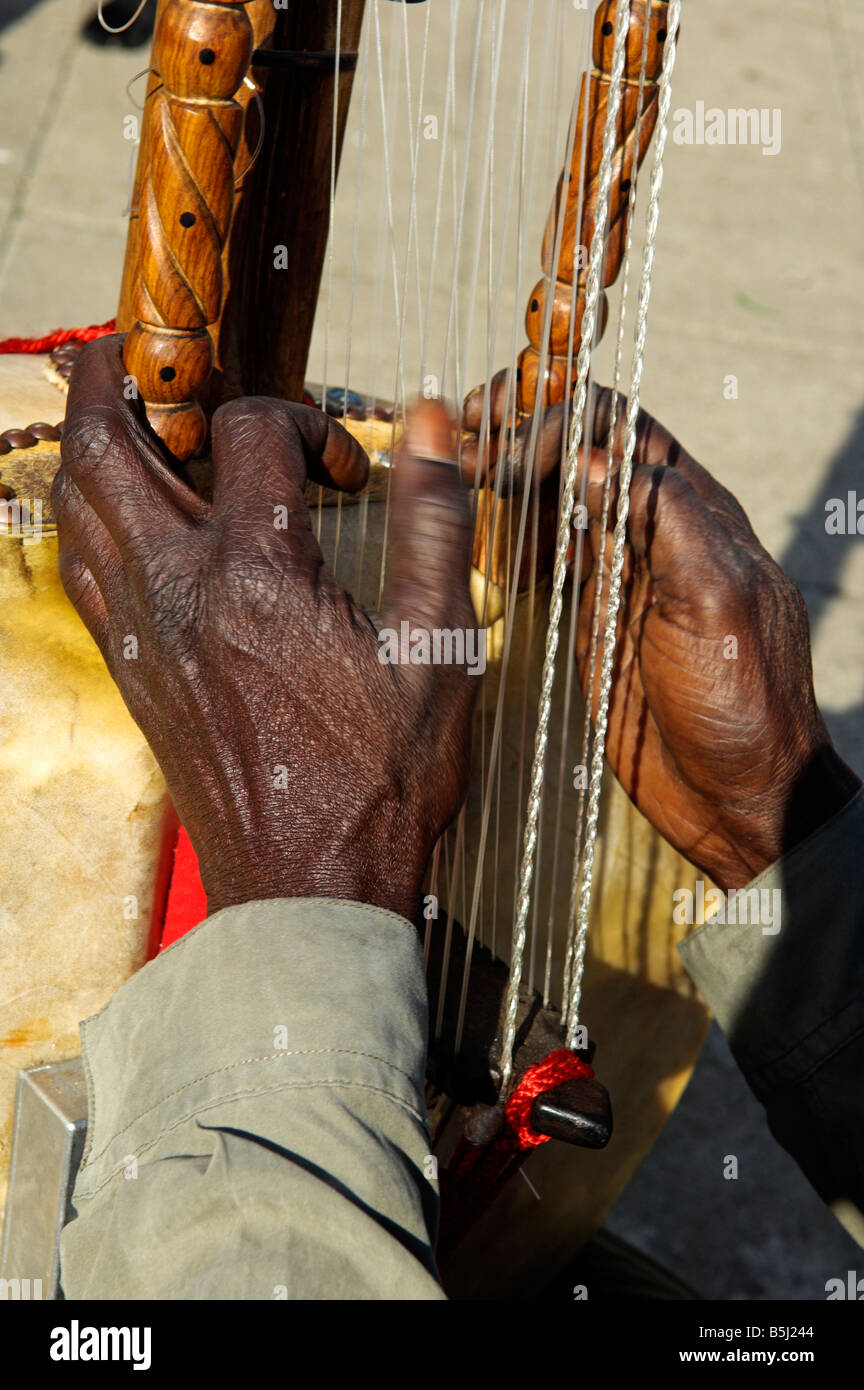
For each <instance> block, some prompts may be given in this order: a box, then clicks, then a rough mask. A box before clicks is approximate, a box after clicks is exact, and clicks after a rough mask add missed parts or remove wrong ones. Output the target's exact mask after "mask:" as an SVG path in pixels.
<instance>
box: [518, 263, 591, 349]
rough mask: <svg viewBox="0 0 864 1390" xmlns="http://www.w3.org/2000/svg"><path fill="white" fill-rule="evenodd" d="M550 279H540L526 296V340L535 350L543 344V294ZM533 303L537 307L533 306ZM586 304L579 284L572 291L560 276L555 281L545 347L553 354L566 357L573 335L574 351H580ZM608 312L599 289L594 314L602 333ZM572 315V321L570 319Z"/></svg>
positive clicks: (544, 315) (544, 298)
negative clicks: (559, 278)
mask: <svg viewBox="0 0 864 1390" xmlns="http://www.w3.org/2000/svg"><path fill="white" fill-rule="evenodd" d="M548 286H549V281H548V280H546V279H543V280H539V281H538V282H537V284H536V285H535V286H534V289H533V290H532V291H531V296H530V298H529V300H528V312H527V313H526V315H525V331H526V332H527V334H528V341H529V343H530V344H531V346H532V347H533V348H534V349H535V350H536V351H537V352H539V351H540V348H541V347H542V346H543V329H544V326H545V318H546V307H545V303H546V295H547V294H548ZM535 306H536V307H535ZM584 307H585V296H584V292H583V290H582V288H578V289H577V291H576V295H575V303H574V295H573V287H572V285H566V284H563V283H562V282H561V281H560V280H559V281H556V282H555V302H554V305H553V308H552V323H551V326H550V331H549V342H548V345H547V347H548V351H549V352H551V353H552V354H553V355H554V356H555V357H566V356H567V353H568V352H569V350H570V340H571V335H572V340H573V352H574V355H575V353H577V352H578V351H579V344H580V342H581V339H582V313H583V310H584ZM608 313H609V305H608V303H607V300H606V296H605V294H603V293H602V292H601V295H600V299H599V301H598V306H597V318H598V323H599V333H600V334H601V335H602V334H603V332H604V331H605V328H606V320H607V317H608ZM571 315H572V320H573V321H572V323H571Z"/></svg>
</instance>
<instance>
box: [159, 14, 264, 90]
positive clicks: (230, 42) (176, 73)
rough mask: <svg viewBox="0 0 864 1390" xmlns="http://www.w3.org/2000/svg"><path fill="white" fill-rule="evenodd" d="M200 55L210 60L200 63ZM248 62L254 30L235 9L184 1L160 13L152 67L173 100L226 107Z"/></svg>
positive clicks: (244, 74)
mask: <svg viewBox="0 0 864 1390" xmlns="http://www.w3.org/2000/svg"><path fill="white" fill-rule="evenodd" d="M202 52H203V53H206V55H207V59H208V60H205V61H204V62H202V61H201V60H200V54H201V53H202ZM210 54H212V55H213V56H212V58H210V57H209V55H210ZM251 57H252V26H251V24H250V23H249V17H248V15H247V14H246V11H245V9H243V8H242V7H241V5H240V4H239V3H234V4H231V3H229V4H226V3H224V0H223V3H217V4H210V3H206V0H186V3H185V4H183V5H166V6H164V8H163V9H162V10H161V12H160V16H159V24H158V27H157V29H156V33H155V35H154V39H153V59H154V62H153V65H154V67H156V68H158V69H159V72H160V73H161V75H162V81H163V82H164V83H165V86H166V87H167V88H168V90H169V91H170V92H173V93H174V94H175V95H176V96H178V97H191V98H193V99H201V98H204V99H205V100H207V101H229V100H230V98H231V97H233V95H234V93H235V92H236V91H237V88H238V87H239V86H240V84H241V82H242V81H243V78H244V77H245V76H246V71H247V69H248V67H249V59H250V58H251Z"/></svg>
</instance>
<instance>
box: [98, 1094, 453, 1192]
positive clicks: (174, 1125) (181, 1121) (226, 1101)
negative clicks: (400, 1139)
mask: <svg viewBox="0 0 864 1390" xmlns="http://www.w3.org/2000/svg"><path fill="white" fill-rule="evenodd" d="M319 1086H324V1087H340V1086H344V1087H346V1088H348V1089H350V1090H357V1091H368V1092H370V1093H371V1094H373V1095H378V1096H384V1097H385V1099H387V1100H392V1102H393V1104H394V1105H398V1106H399V1108H400V1110H404V1111H405V1113H406V1114H408V1115H410V1116H411V1118H412V1119H413V1120H416V1121H417V1122H418V1124H420V1126H421V1127H422V1129H423V1131H424V1133H427V1134H428V1126H427V1122H426V1119H425V1117H424V1116H422V1115H421V1114H420V1113H419V1111H418V1110H416V1109H415V1107H414V1106H413V1105H410V1104H409V1103H408V1101H406V1100H404V1099H403V1097H402V1096H397V1095H394V1094H393V1092H392V1091H387V1090H385V1089H384V1087H383V1086H369V1085H367V1084H366V1083H365V1082H363V1081H343V1080H341V1079H339V1078H336V1077H334V1078H332V1079H322V1080H318V1081H287V1082H283V1083H282V1084H281V1085H279V1086H253V1087H252V1088H251V1089H246V1090H243V1091H233V1092H231V1094H230V1095H223V1096H219V1097H218V1098H217V1099H215V1100H212V1101H209V1102H208V1103H207V1104H206V1105H200V1106H196V1107H195V1109H194V1110H189V1111H188V1112H187V1113H186V1114H185V1115H181V1116H180V1117H179V1118H178V1119H176V1120H172V1122H171V1124H170V1125H166V1126H165V1127H164V1129H160V1131H159V1133H158V1134H157V1135H156V1137H155V1138H154V1139H150V1140H149V1141H148V1142H147V1143H146V1144H142V1145H141V1147H140V1148H136V1149H135V1151H134V1157H136V1158H138V1157H139V1156H140V1155H141V1154H145V1153H147V1151H148V1149H152V1148H154V1147H155V1146H156V1145H157V1144H158V1143H159V1142H160V1140H162V1139H163V1138H164V1137H165V1135H166V1134H171V1133H172V1132H173V1130H175V1129H179V1128H180V1126H181V1125H185V1124H188V1122H189V1120H194V1119H197V1118H198V1116H199V1115H206V1114H207V1112H208V1111H209V1110H218V1108H219V1106H220V1105H230V1104H231V1102H232V1101H235V1100H246V1099H248V1098H249V1097H251V1096H268V1095H277V1094H278V1093H279V1092H280V1091H303V1090H306V1091H308V1090H315V1089H316V1088H317V1087H319ZM123 1133H125V1130H120V1131H119V1132H118V1134H116V1135H115V1136H114V1138H115V1139H117V1138H119V1137H120V1134H123ZM110 1143H113V1140H111V1141H109V1144H110ZM102 1152H103V1153H104V1152H105V1150H104V1149H103V1150H102ZM128 1160H129V1155H128V1154H126V1155H124V1157H123V1160H122V1161H121V1162H120V1163H118V1164H117V1166H116V1168H113V1169H112V1171H111V1172H110V1173H109V1174H108V1176H107V1178H104V1179H103V1180H102V1182H100V1183H99V1184H98V1186H96V1187H94V1188H91V1189H88V1190H86V1191H84V1190H82V1191H78V1189H77V1184H76V1191H75V1196H76V1197H81V1198H84V1197H87V1198H90V1197H95V1196H96V1194H97V1192H101V1191H102V1188H103V1187H107V1186H108V1184H109V1183H110V1182H112V1181H113V1180H114V1178H116V1177H117V1175H118V1174H119V1173H122V1172H123V1170H124V1168H125V1166H126V1164H127V1163H128ZM94 1162H95V1160H94ZM91 1166H92V1165H91ZM83 1172H84V1165H83V1164H82V1166H81V1168H80V1170H79V1173H81V1174H83Z"/></svg>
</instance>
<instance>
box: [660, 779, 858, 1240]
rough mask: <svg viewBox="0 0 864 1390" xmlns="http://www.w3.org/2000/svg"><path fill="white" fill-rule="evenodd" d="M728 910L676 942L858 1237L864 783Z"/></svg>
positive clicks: (767, 1102)
mask: <svg viewBox="0 0 864 1390" xmlns="http://www.w3.org/2000/svg"><path fill="white" fill-rule="evenodd" d="M754 889H755V890H757V891H758V892H759V894H760V900H761V908H762V911H761V916H760V917H759V918H758V919H757V924H756V925H750V924H749V923H752V922H753V920H754V918H753V910H754V909H755V908H756V906H757V904H756V899H755V898H753V896H752V894H753V890H754ZM744 894H748V895H750V896H749V898H748V899H747V900H746V903H745V900H744V897H743V895H744ZM764 895H769V896H764ZM748 909H749V910H748ZM778 909H779V912H778ZM745 913H746V918H747V920H743V922H742V917H743V916H744V914H745ZM724 915H726V916H727V917H731V915H732V914H731V913H730V912H729V911H728V909H727V910H725V911H724ZM735 915H736V916H737V918H738V921H737V922H732V921H731V920H727V921H726V922H725V923H724V922H720V921H712V922H708V923H706V925H705V926H703V927H700V928H699V930H698V931H695V932H693V934H692V935H691V936H689V937H688V938H687V939H686V940H685V941H682V942H680V943H679V946H678V950H679V953H680V955H681V958H682V960H683V962H684V965H685V966H686V968H687V971H688V972H689V974H690V976H691V977H692V979H693V980H694V982H695V983H696V985H697V986H698V988H699V990H700V991H701V993H702V994H703V995H704V997H705V999H706V1000H707V1002H708V1004H709V1005H710V1006H711V1008H712V1009H713V1011H714V1013H715V1015H716V1016H717V1020H718V1022H719V1023H720V1026H721V1028H722V1029H723V1031H724V1032H725V1033H726V1035H727V1038H728V1040H729V1045H730V1047H731V1049H732V1052H733V1054H734V1056H735V1059H736V1061H737V1062H738V1064H739V1066H740V1067H741V1070H742V1071H743V1073H744V1075H745V1077H746V1078H747V1081H748V1082H749V1084H750V1087H751V1089H752V1090H753V1092H754V1093H755V1095H756V1096H757V1097H758V1099H759V1100H760V1101H761V1102H762V1104H763V1105H764V1106H765V1110H766V1113H767V1117H768V1123H769V1125H770V1127H771V1130H772V1132H773V1134H774V1136H775V1138H777V1139H778V1140H779V1142H780V1143H781V1144H782V1145H783V1147H784V1148H785V1149H788V1151H789V1153H790V1154H792V1156H793V1158H795V1159H796V1161H797V1162H798V1164H799V1165H800V1167H801V1168H802V1170H803V1171H804V1173H805V1174H806V1176H807V1177H808V1178H809V1180H810V1182H811V1183H812V1184H813V1186H814V1187H815V1188H816V1190H817V1192H818V1193H819V1194H820V1195H821V1196H822V1198H823V1199H824V1200H825V1201H826V1202H828V1203H829V1204H830V1205H831V1207H832V1209H833V1210H834V1212H835V1214H836V1215H837V1216H838V1217H839V1219H840V1220H841V1221H842V1222H843V1224H844V1225H845V1226H846V1227H847V1229H848V1230H849V1231H850V1232H851V1233H852V1235H853V1236H855V1238H856V1239H858V1240H859V1241H862V1243H864V1217H862V1213H864V789H862V791H860V792H859V793H858V794H857V796H855V797H854V798H853V799H852V801H850V802H849V803H848V805H847V806H846V807H844V809H843V810H842V811H840V812H839V813H838V814H837V815H836V816H834V817H833V818H832V819H831V820H830V821H828V822H827V823H826V824H825V825H824V826H822V828H821V829H820V830H818V831H817V832H816V834H814V835H811V836H810V838H809V839H807V840H805V841H804V842H803V843H802V844H800V845H798V846H797V847H796V848H795V850H793V851H792V852H791V853H790V854H788V855H786V856H784V858H783V859H781V860H779V861H778V863H777V864H775V865H773V866H772V867H771V868H770V869H768V870H767V871H766V872H765V873H764V874H762V875H761V876H760V877H759V878H757V879H754V881H753V882H752V883H751V884H749V885H748V887H747V889H746V890H742V895H739V899H738V905H737V910H736V913H735ZM771 917H773V919H774V920H773V922H770V919H771ZM760 922H764V923H768V922H770V925H768V926H767V927H763V926H762V925H759V923H760Z"/></svg>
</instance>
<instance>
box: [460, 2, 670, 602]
mask: <svg viewBox="0 0 864 1390" xmlns="http://www.w3.org/2000/svg"><path fill="white" fill-rule="evenodd" d="M618 3H619V0H601V3H600V4H599V5H598V7H597V11H596V13H595V16H594V22H593V46H592V61H593V67H592V71H591V72H590V73H587V74H586V75H585V76H584V77H583V78H582V86H581V90H580V94H579V105H578V108H577V118H576V122H575V129H574V135H573V145H572V152H571V158H570V163H569V168H566V169H565V170H564V171H563V172H562V174H561V177H560V178H559V180H558V187H557V189H556V193H555V197H554V199H553V203H552V207H551V209H550V212H549V217H548V219H547V223H546V230H545V234H544V237H543V247H542V253H541V264H542V268H543V276H542V278H541V279H540V280H539V281H538V283H537V284H536V285H535V286H534V288H533V290H532V291H531V294H530V295H529V298H528V309H527V313H526V315H525V329H526V333H527V336H528V345H527V346H526V347H525V348H523V350H522V352H521V353H520V355H519V358H518V362H517V372H516V409H515V419H514V420H513V422H512V423H513V425H518V423H519V421H520V420H523V419H525V418H526V417H528V416H530V415H531V414H533V411H534V407H535V402H536V401H537V397H538V393H542V398H543V405H544V406H550V405H555V404H557V403H558V402H560V401H563V400H564V399H565V398H566V396H567V395H568V393H569V392H570V390H572V387H573V383H574V382H575V380H576V371H577V367H576V356H577V353H578V349H579V343H580V339H581V329H582V315H583V312H584V306H585V295H584V285H585V280H586V277H587V269H588V268H587V259H588V248H589V247H590V245H591V240H592V238H593V236H594V222H595V211H596V206H597V192H598V179H599V172H600V161H601V157H602V152H603V132H604V128H605V124H606V111H607V105H608V99H609V89H610V85H611V83H610V78H609V74H610V71H611V63H612V49H613V42H614V33H615V24H616V18H617V11H618ZM623 3H627V0H623ZM668 8H669V6H668V0H630V25H629V30H628V34H627V47H626V57H625V64H624V87H623V91H622V93H621V105H620V109H619V115H618V129H617V139H616V147H615V154H614V159H613V163H612V182H611V187H610V198H609V218H608V224H607V237H606V251H605V260H604V265H603V275H602V284H603V286H604V287H608V286H609V285H611V284H612V283H613V282H614V281H615V280H616V279H617V277H618V273H619V271H620V269H621V263H622V261H623V258H624V249H625V245H626V234H627V207H628V201H629V197H630V181H631V178H632V175H633V171H634V162H636V167H637V168H638V166H639V165H640V164H641V162H642V160H643V158H644V156H645V153H646V151H647V149H648V145H649V143H650V141H651V136H652V134H653V131H654V126H655V123H656V120H657V100H658V78H659V76H660V70H661V68H662V65H663V43H664V40H665V38H666V19H667V15H668ZM646 25H647V26H648V34H647V39H646V34H645V28H646ZM646 44H647V53H646V59H645V63H646V66H645V80H644V87H643V96H642V113H641V118H640V120H639V122H638V125H639V130H638V142H639V148H638V151H637V149H636V141H637V130H636V126H637V114H638V108H639V78H640V73H641V70H642V57H643V49H644V47H645V46H646ZM586 110H587V117H586ZM586 120H587V127H586ZM583 145H584V155H585V173H584V179H583V178H582V177H581V173H582V169H581V166H582V155H583ZM580 192H581V203H582V206H581V209H580ZM562 194H563V196H564V197H565V206H564V215H563V227H562V231H561V236H560V242H559V244H558V257H557V262H556V260H555V247H556V237H557V235H558V225H559V217H560V211H561V197H562ZM580 211H581V218H580ZM577 222H578V223H580V225H578V226H577ZM579 247H583V248H585V250H584V253H583V254H582V255H580V256H577V251H578V248H579ZM574 285H575V287H576V293H575V294H574V293H573V287H574ZM550 294H551V295H552V296H553V304H552V309H551V320H550V332H549V341H548V346H547V348H546V352H545V354H543V335H544V328H545V324H546V315H547V303H548V299H549V295H550ZM607 315H608V306H607V301H606V296H605V294H602V293H601V296H600V302H599V308H598V336H599V335H600V334H602V332H603V330H604V328H605V326H606V319H607ZM571 340H572V341H573V345H574V346H573V352H572V357H571V358H570V370H569V373H568V366H567V362H568V355H569V349H570V342H571ZM541 354H543V355H542V356H541ZM544 490H546V491H548V493H549V496H548V498H546V497H544V496H543V493H544ZM539 506H540V516H539V553H538V554H536V555H535V556H533V557H529V556H524V557H523V562H522V567H521V570H520V575H519V583H520V587H522V586H523V585H524V584H525V583H526V582H527V580H528V578H529V577H530V573H531V572H532V568H533V567H534V566H535V565H538V564H539V566H540V567H541V568H542V566H543V564H544V561H545V559H546V558H547V554H548V551H549V541H550V537H551V536H552V535H553V534H554V524H555V514H556V510H557V480H555V479H550V480H548V487H547V484H544V485H543V488H542V489H541V496H540V500H539ZM519 510H520V504H519V503H515V504H513V503H509V502H507V501H501V500H499V502H498V504H497V506H495V505H494V501H493V494H492V491H491V489H483V490H481V494H480V497H479V501H478V513H477V524H476V528H475V544H474V563H475V565H476V566H477V567H478V569H485V567H486V566H487V565H488V566H489V569H490V574H491V578H492V580H493V582H495V583H497V584H499V585H501V586H503V585H504V583H505V582H506V575H507V568H508V559H509V555H510V554H512V550H513V546H514V543H515V527H516V525H517V524H518V516H519ZM490 548H491V551H492V555H491V561H490V558H489V550H490Z"/></svg>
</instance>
